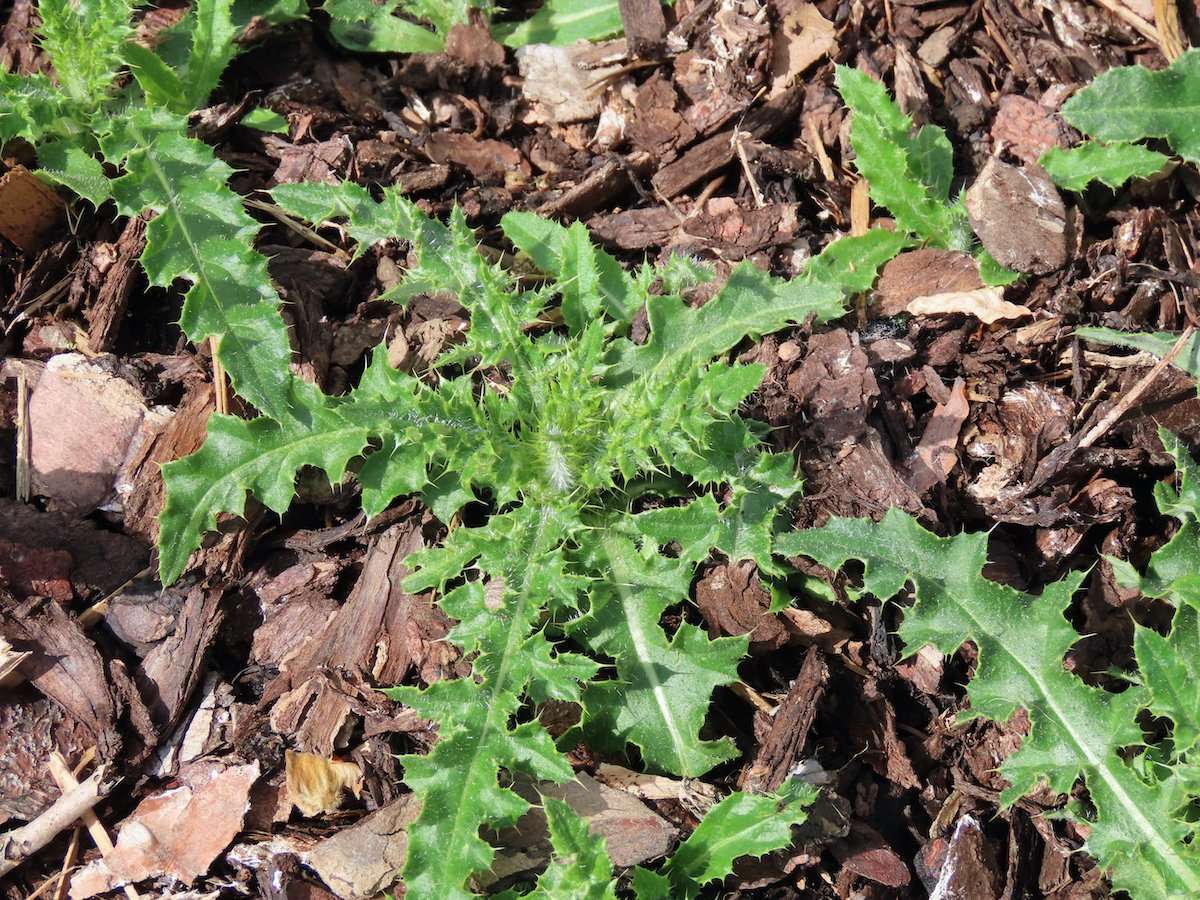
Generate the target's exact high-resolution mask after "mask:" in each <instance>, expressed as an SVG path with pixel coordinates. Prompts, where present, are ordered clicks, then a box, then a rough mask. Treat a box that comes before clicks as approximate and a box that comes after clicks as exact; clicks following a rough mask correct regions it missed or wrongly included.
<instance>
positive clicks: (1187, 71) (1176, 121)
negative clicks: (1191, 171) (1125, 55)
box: [1062, 50, 1200, 162]
mask: <svg viewBox="0 0 1200 900" xmlns="http://www.w3.org/2000/svg"><path fill="white" fill-rule="evenodd" d="M1062 115H1063V118H1064V119H1066V120H1067V122H1069V123H1070V124H1071V125H1073V126H1075V127H1076V128H1078V129H1079V130H1080V131H1082V132H1083V133H1084V134H1087V135H1090V136H1091V137H1093V138H1097V139H1099V140H1102V141H1138V140H1142V139H1143V138H1148V137H1158V138H1165V139H1166V141H1167V143H1168V144H1170V145H1171V149H1172V150H1174V151H1175V152H1176V153H1178V154H1179V155H1180V156H1182V157H1183V158H1184V159H1186V160H1188V161H1189V162H1200V50H1188V51H1187V52H1185V53H1184V54H1183V55H1182V56H1180V57H1179V58H1178V59H1177V60H1175V61H1174V62H1173V63H1171V65H1170V66H1168V67H1167V68H1166V69H1163V70H1162V71H1160V72H1152V71H1151V70H1150V69H1147V68H1144V67H1143V66H1121V67H1119V68H1115V69H1109V70H1108V71H1107V72H1104V73H1103V74H1101V75H1099V76H1098V77H1097V78H1096V79H1095V81H1093V82H1092V83H1091V84H1090V85H1088V86H1087V87H1086V88H1084V89H1083V90H1082V91H1080V92H1079V93H1078V94H1076V95H1075V96H1074V97H1072V98H1071V99H1070V100H1068V101H1067V102H1066V103H1065V104H1064V105H1063V109H1062Z"/></svg>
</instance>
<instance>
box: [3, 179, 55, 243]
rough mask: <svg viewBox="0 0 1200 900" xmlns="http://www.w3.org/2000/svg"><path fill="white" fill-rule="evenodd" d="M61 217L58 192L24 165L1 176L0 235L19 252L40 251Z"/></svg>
mask: <svg viewBox="0 0 1200 900" xmlns="http://www.w3.org/2000/svg"><path fill="white" fill-rule="evenodd" d="M62 217H63V202H62V200H61V199H59V196H58V194H56V193H54V191H53V189H52V188H50V187H48V186H47V185H46V183H45V182H44V181H42V180H41V179H40V178H38V177H37V176H36V175H34V174H33V173H32V172H30V171H29V170H28V169H26V168H25V167H24V166H15V167H13V168H12V169H9V170H8V171H7V172H5V173H4V174H3V175H0V235H3V236H4V237H6V238H8V240H10V241H11V242H12V243H13V244H15V245H16V246H17V247H18V248H20V249H21V251H22V252H24V253H36V252H37V251H38V250H41V249H42V247H43V246H44V245H45V243H46V238H47V237H48V236H49V234H50V232H51V231H53V230H54V228H55V226H56V225H58V223H59V222H60V221H61V220H62Z"/></svg>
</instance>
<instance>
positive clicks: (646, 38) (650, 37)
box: [618, 0, 667, 59]
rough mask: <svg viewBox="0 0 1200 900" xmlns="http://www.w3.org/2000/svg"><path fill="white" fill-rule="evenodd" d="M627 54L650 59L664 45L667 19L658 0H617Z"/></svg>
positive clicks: (660, 51)
mask: <svg viewBox="0 0 1200 900" xmlns="http://www.w3.org/2000/svg"><path fill="white" fill-rule="evenodd" d="M618 6H619V7H620V10H621V24H622V25H624V26H625V41H626V44H627V45H628V47H629V55H630V56H632V57H635V58H637V57H641V58H643V59H652V58H654V57H656V56H659V55H660V54H661V53H662V52H663V50H664V49H665V46H666V38H667V20H666V17H665V16H663V8H662V3H660V2H659V0H619V2H618Z"/></svg>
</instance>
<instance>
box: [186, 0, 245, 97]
mask: <svg viewBox="0 0 1200 900" xmlns="http://www.w3.org/2000/svg"><path fill="white" fill-rule="evenodd" d="M184 27H185V29H186V30H187V31H188V32H189V33H190V35H191V41H192V48H191V53H190V54H189V55H188V59H187V64H186V65H185V66H184V69H183V85H184V93H183V95H182V96H181V97H179V98H178V99H177V100H176V101H175V102H174V104H173V105H172V109H174V110H175V111H176V112H179V113H187V112H190V111H191V110H193V109H195V108H196V107H198V106H203V105H204V103H205V101H207V100H208V95H209V94H211V93H212V92H213V88H215V87H216V86H217V82H218V81H220V80H221V73H222V72H224V71H225V67H226V66H228V65H229V61H230V60H232V59H233V58H234V56H236V55H237V52H238V47H237V44H236V43H234V38H235V37H236V36H237V33H238V27H237V25H235V24H234V21H233V0H194V2H193V5H192V8H191V9H190V10H189V11H188V14H187V18H186V19H184Z"/></svg>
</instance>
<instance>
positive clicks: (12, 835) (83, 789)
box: [0, 766, 113, 876]
mask: <svg viewBox="0 0 1200 900" xmlns="http://www.w3.org/2000/svg"><path fill="white" fill-rule="evenodd" d="M106 776H107V770H106V769H105V767H104V766H101V767H100V768H98V769H97V770H96V771H95V772H93V773H92V774H91V776H90V777H88V778H87V779H86V780H85V781H83V782H81V783H80V784H79V786H78V787H75V788H73V789H72V790H69V791H67V792H66V793H64V794H63V795H62V796H61V797H59V799H58V800H56V801H55V802H54V804H53V805H52V806H51V807H50V808H49V809H47V810H45V811H44V812H43V813H42V814H41V815H39V816H38V817H37V818H36V819H34V820H33V821H32V822H30V823H29V824H27V825H23V826H21V827H20V828H17V829H14V830H13V831H10V832H8V833H7V834H3V835H0V876H3V875H7V874H8V873H9V872H11V871H12V870H13V869H15V868H16V867H17V866H18V865H20V864H21V863H22V862H23V861H25V860H26V859H28V858H29V857H30V856H32V855H33V854H35V853H37V852H38V851H39V850H41V849H42V848H43V847H45V846H46V845H47V844H49V843H50V842H51V841H52V840H54V839H55V838H56V837H58V835H60V834H62V833H63V832H64V831H66V830H67V829H68V828H70V827H71V826H72V825H74V824H75V822H76V820H77V819H79V817H80V816H82V815H83V814H84V813H85V812H86V811H88V810H90V809H92V808H93V807H95V806H96V805H97V804H98V803H99V802H100V801H101V800H103V799H104V798H105V797H106V796H107V795H108V794H109V792H110V791H111V790H112V787H113V784H112V783H111V782H107V781H105V778H106Z"/></svg>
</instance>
